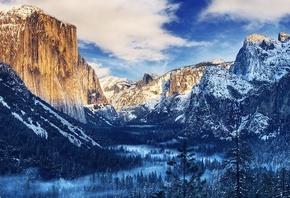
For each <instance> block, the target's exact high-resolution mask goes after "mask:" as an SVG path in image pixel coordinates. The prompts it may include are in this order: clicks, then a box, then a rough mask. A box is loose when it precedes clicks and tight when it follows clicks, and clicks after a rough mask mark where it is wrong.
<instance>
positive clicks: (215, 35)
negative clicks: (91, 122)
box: [0, 0, 290, 80]
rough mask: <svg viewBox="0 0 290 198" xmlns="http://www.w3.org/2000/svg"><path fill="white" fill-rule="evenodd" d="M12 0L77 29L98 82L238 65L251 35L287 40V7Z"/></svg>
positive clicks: (201, 1) (284, 2)
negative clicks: (215, 63)
mask: <svg viewBox="0 0 290 198" xmlns="http://www.w3.org/2000/svg"><path fill="white" fill-rule="evenodd" d="M273 2H274V1H273V0H110V1H104V0H86V1H81V0H74V1H72V0H62V1H59V0H42V1H39V0H10V1H7V0H6V1H0V8H1V10H3V9H9V8H11V7H13V6H17V5H20V4H30V5H35V6H37V7H40V8H41V9H43V10H44V11H45V12H46V13H48V14H51V15H53V16H55V17H56V18H58V19H60V20H63V21H66V22H69V23H72V24H74V25H76V26H77V31H78V39H79V50H80V52H81V54H82V55H83V56H84V57H85V58H86V60H87V61H88V62H89V63H90V64H91V66H93V67H94V68H95V70H96V72H97V74H98V76H99V77H103V76H106V75H114V76H118V77H126V78H129V79H131V80H139V79H141V78H142V76H143V74H144V73H155V74H158V75H162V74H164V73H165V72H167V71H170V70H172V69H176V68H179V67H181V66H186V65H192V64H195V63H199V62H202V61H207V60H210V59H215V58H221V59H224V60H226V61H232V60H234V59H235V56H236V54H237V53H238V51H239V49H240V48H241V46H242V44H243V41H244V39H245V37H246V36H247V35H250V34H252V33H260V34H264V35H266V36H269V37H273V38H277V36H278V33H279V32H286V33H287V32H288V33H290V24H289V22H290V1H289V0H279V1H275V2H274V3H273Z"/></svg>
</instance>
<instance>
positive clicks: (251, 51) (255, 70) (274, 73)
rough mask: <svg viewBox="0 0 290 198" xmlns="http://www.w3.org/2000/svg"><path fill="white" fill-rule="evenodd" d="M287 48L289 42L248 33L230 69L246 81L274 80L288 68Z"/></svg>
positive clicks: (289, 67)
mask: <svg viewBox="0 0 290 198" xmlns="http://www.w3.org/2000/svg"><path fill="white" fill-rule="evenodd" d="M289 50H290V42H287V41H283V42H280V41H278V40H274V39H271V38H268V37H266V36H263V35H258V34H254V35H250V36H248V37H247V38H246V39H245V42H244V46H243V48H242V51H241V52H240V53H239V54H238V56H237V59H236V62H235V64H234V65H233V67H232V68H231V70H232V71H235V73H236V74H237V75H239V76H241V77H242V78H243V79H245V80H247V81H261V82H270V83H273V82H276V81H278V80H279V79H281V78H282V77H283V76H284V75H285V74H287V73H288V71H289V69H290V55H289Z"/></svg>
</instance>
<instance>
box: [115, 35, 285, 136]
mask: <svg viewBox="0 0 290 198" xmlns="http://www.w3.org/2000/svg"><path fill="white" fill-rule="evenodd" d="M289 38H290V36H289V35H287V34H285V33H281V34H280V35H279V37H278V40H275V39H271V38H268V37H266V36H262V35H257V34H254V35H250V36H248V37H247V38H246V39H245V41H244V45H243V47H242V48H241V50H240V51H239V53H238V55H237V58H236V60H235V63H234V64H233V65H232V66H231V67H230V69H227V68H226V67H221V66H217V65H214V64H213V63H208V64H206V65H207V66H203V67H202V68H203V69H202V71H201V72H200V79H199V80H198V82H196V83H195V84H193V86H192V87H191V89H190V92H189V93H187V94H186V92H183V93H184V94H182V92H181V91H180V92H179V93H178V92H177V93H175V94H172V95H170V94H168V93H169V92H170V90H171V89H170V86H168V85H169V84H168V82H172V81H170V80H168V81H164V82H165V83H164V84H163V85H164V86H163V90H166V92H164V93H166V94H163V97H161V98H160V99H156V100H155V101H154V100H151V101H150V102H146V103H143V104H139V105H136V106H132V107H130V108H127V109H124V110H122V111H120V112H119V116H120V117H121V118H122V121H123V122H124V123H130V124H140V123H146V124H166V125H169V124H181V125H183V126H184V132H188V133H191V134H195V135H198V136H199V137H200V136H208V135H209V134H213V135H214V136H217V137H220V138H227V137H228V136H229V134H230V133H231V132H232V131H233V130H234V129H233V127H234V123H233V117H234V113H233V112H234V111H235V108H236V107H235V106H239V111H240V113H239V114H240V130H243V131H246V132H248V133H249V134H256V135H257V136H258V137H260V138H261V139H268V138H270V137H275V136H276V135H278V134H281V133H285V132H287V131H288V130H289V127H287V123H288V122H289V120H290V97H289V96H290V89H289V84H290V74H289V71H290V56H289V51H290V39H289ZM196 67H197V66H195V68H196ZM191 76H192V75H191ZM169 79H170V78H169ZM166 82H167V83H166ZM149 85H150V84H148V86H149ZM178 89H179V90H182V89H181V87H180V86H179V87H178Z"/></svg>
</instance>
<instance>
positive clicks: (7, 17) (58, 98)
mask: <svg viewBox="0 0 290 198" xmlns="http://www.w3.org/2000/svg"><path fill="white" fill-rule="evenodd" d="M0 61H2V62H5V63H7V64H9V65H10V66H11V67H12V68H13V69H14V70H15V71H16V72H17V74H18V75H19V76H20V77H21V79H22V80H23V81H24V83H25V84H26V86H27V87H28V88H29V89H30V90H31V91H32V93H34V94H35V95H37V96H39V97H40V98H42V99H43V100H45V101H46V102H48V103H50V104H51V105H52V106H53V107H55V108H57V109H58V110H61V111H63V112H64V113H66V114H68V115H70V116H72V117H74V118H76V119H78V120H80V121H82V122H86V119H85V114H84V109H83V105H84V104H92V103H106V102H107V101H106V98H105V97H104V95H103V93H102V91H101V89H100V86H99V81H98V77H97V76H96V74H95V73H94V70H93V69H92V68H91V67H90V66H89V65H88V64H87V63H86V62H85V60H84V59H83V58H82V57H81V56H80V55H79V54H78V50H77V38H76V27H75V26H73V25H71V24H68V23H64V22H61V21H59V20H57V19H56V18H54V17H51V16H48V15H46V14H45V13H44V12H43V11H42V10H40V9H38V8H35V7H32V6H27V5H24V6H21V7H19V8H13V9H12V10H10V11H8V12H1V13H0Z"/></svg>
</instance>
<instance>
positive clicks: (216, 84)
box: [195, 66, 254, 99]
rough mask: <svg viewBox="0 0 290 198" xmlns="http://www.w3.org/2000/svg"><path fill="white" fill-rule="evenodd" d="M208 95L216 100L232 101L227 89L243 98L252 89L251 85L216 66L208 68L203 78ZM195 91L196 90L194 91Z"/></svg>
mask: <svg viewBox="0 0 290 198" xmlns="http://www.w3.org/2000/svg"><path fill="white" fill-rule="evenodd" d="M203 80H204V81H206V82H205V84H207V87H205V89H206V91H207V92H208V93H212V94H213V95H214V96H215V97H216V98H224V99H225V98H228V99H233V98H234V96H233V95H232V94H231V92H230V90H229V87H231V88H232V89H234V90H235V91H237V92H238V93H240V94H241V95H243V96H245V95H246V94H247V93H248V92H250V91H251V90H252V89H253V88H254V87H253V85H252V84H251V83H249V82H247V81H245V80H243V79H242V78H241V77H239V76H237V75H235V74H233V73H230V72H229V71H228V70H227V69H225V68H222V67H217V66H211V67H208V68H207V69H206V71H205V74H204V78H203ZM195 91H197V90H195Z"/></svg>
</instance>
